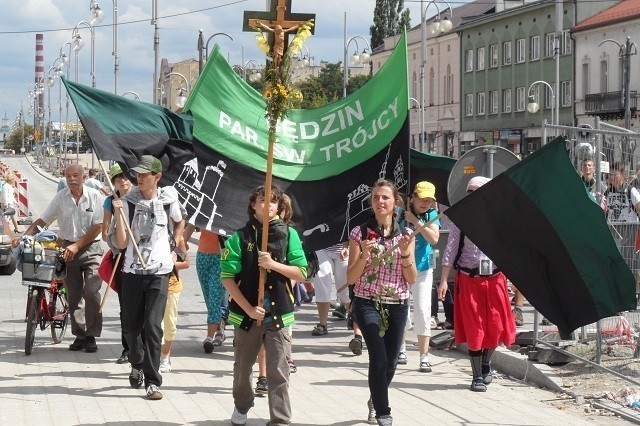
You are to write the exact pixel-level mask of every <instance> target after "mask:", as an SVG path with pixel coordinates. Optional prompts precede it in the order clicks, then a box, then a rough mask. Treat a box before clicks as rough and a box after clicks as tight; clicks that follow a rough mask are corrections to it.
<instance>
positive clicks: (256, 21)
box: [242, 0, 316, 54]
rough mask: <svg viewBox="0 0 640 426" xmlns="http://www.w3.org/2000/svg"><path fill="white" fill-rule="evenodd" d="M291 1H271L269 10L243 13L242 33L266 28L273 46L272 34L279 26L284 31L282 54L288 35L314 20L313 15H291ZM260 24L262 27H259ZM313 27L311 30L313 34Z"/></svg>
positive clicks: (287, 41) (287, 44)
mask: <svg viewBox="0 0 640 426" xmlns="http://www.w3.org/2000/svg"><path fill="white" fill-rule="evenodd" d="M290 10H291V0H271V10H269V11H266V12H262V11H245V12H244V22H243V26H242V31H254V30H255V29H256V28H260V27H263V28H264V27H268V28H269V29H270V31H271V34H270V37H269V40H270V43H271V45H272V46H273V45H274V43H275V42H277V40H275V41H274V39H273V32H274V30H275V29H276V28H277V27H278V26H279V27H280V28H281V29H282V30H283V31H284V41H283V44H284V45H283V46H282V54H284V52H285V51H286V49H287V46H289V39H288V37H289V33H291V32H292V31H293V30H294V29H296V28H297V27H299V26H300V25H301V24H303V23H305V22H307V21H308V20H310V19H314V20H315V17H316V15H315V14H314V13H291V12H289V11H290ZM261 24H262V25H261ZM314 28H315V25H314V26H313V27H312V28H311V34H313V33H314Z"/></svg>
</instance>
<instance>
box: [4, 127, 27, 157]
mask: <svg viewBox="0 0 640 426" xmlns="http://www.w3.org/2000/svg"><path fill="white" fill-rule="evenodd" d="M23 127H24V146H25V149H26V150H27V151H29V145H30V143H29V141H28V140H27V137H29V135H33V126H32V125H31V124H26V123H25V124H23V125H22V126H20V127H15V128H14V129H13V130H12V131H11V133H9V136H7V140H6V142H5V144H4V147H5V148H7V149H13V150H14V151H15V152H16V153H18V152H20V149H21V148H22V134H23V133H22V128H23Z"/></svg>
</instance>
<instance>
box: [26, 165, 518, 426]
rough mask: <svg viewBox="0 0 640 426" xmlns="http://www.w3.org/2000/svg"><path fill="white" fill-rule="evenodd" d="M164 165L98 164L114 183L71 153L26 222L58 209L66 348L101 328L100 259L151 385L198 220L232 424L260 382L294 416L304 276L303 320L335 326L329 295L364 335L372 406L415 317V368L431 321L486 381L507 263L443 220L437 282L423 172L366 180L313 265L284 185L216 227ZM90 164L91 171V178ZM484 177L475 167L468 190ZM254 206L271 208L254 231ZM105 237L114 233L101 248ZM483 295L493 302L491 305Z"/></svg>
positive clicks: (503, 339)
mask: <svg viewBox="0 0 640 426" xmlns="http://www.w3.org/2000/svg"><path fill="white" fill-rule="evenodd" d="M162 171H163V170H162V164H161V162H160V161H159V160H158V159H157V158H155V157H152V156H148V155H145V156H142V157H141V158H140V161H139V163H138V165H137V166H136V167H133V168H132V169H131V170H130V171H129V172H130V173H132V175H133V176H135V179H131V178H130V177H129V175H128V174H127V173H125V172H124V171H123V170H122V169H121V168H120V166H119V165H117V164H116V165H114V166H113V167H111V169H110V170H109V180H110V183H111V185H109V187H111V189H112V190H111V191H110V190H108V189H107V188H108V187H107V186H105V185H103V184H101V183H100V182H99V180H97V179H95V176H93V174H91V175H87V174H85V171H84V168H83V167H82V166H80V165H77V164H71V165H69V166H67V167H66V169H65V172H64V174H65V175H64V181H65V185H64V188H62V189H61V190H60V191H58V192H57V193H56V195H55V196H54V198H53V200H52V201H51V203H50V204H49V206H48V207H47V208H46V209H45V211H44V212H43V213H42V215H41V216H40V217H39V218H38V219H36V220H35V221H34V223H33V224H32V225H31V226H29V228H28V229H26V230H25V232H24V235H26V236H32V235H35V234H36V233H37V232H38V230H39V229H40V228H46V227H48V226H50V225H51V224H52V223H53V222H54V221H57V223H58V228H59V233H58V237H59V239H60V243H61V247H62V248H63V249H64V259H65V261H66V266H67V278H66V279H65V286H66V288H67V293H68V296H69V309H70V313H71V315H70V317H71V332H72V334H73V336H74V337H75V340H74V341H73V343H72V344H71V345H70V346H69V349H70V350H72V351H82V350H83V351H86V352H95V351H97V350H98V344H99V338H100V335H101V330H102V313H101V308H100V293H99V290H100V288H101V285H102V278H100V275H99V273H98V270H99V268H100V267H101V265H102V264H104V263H105V262H107V263H108V265H110V267H111V268H112V269H113V268H115V270H116V273H115V274H114V282H113V283H110V284H111V287H112V288H113V289H114V290H115V291H117V293H118V302H119V306H120V321H121V328H122V336H121V342H122V353H121V355H120V357H119V358H118V359H117V361H116V362H118V363H121V364H125V363H130V364H131V372H130V375H129V385H130V386H131V387H133V388H141V387H143V386H144V389H145V391H146V396H147V397H148V398H149V399H151V400H158V399H162V398H163V394H162V391H161V386H162V373H169V372H171V346H172V343H173V341H174V340H175V337H176V330H177V321H178V318H179V316H180V314H179V299H180V292H181V290H182V288H183V282H182V279H181V276H180V275H181V274H180V271H182V270H184V269H186V268H189V267H190V265H191V263H192V262H191V261H190V259H189V256H188V251H189V246H188V241H189V239H190V237H191V236H192V234H193V233H194V232H196V231H200V234H199V237H200V238H199V243H198V248H197V254H196V259H195V264H196V270H197V276H198V279H199V282H200V285H201V287H202V291H203V296H204V299H205V303H206V309H207V321H206V322H207V324H206V334H205V338H204V341H203V342H202V347H203V350H204V352H206V353H211V352H213V351H214V348H215V347H216V346H221V345H222V344H223V342H224V341H225V339H226V335H225V326H227V325H228V326H229V327H233V329H234V331H233V341H234V360H235V362H234V368H233V400H234V407H233V412H232V416H231V421H232V423H233V424H238V425H242V424H245V423H246V422H247V413H248V411H249V409H250V408H251V407H252V406H253V405H254V398H255V396H256V394H261V393H262V394H265V395H267V397H268V401H269V415H270V422H269V424H272V425H280V424H289V423H290V422H291V418H292V408H291V402H290V399H289V380H290V374H291V373H293V372H295V371H296V365H295V363H294V361H293V355H294V354H293V353H292V343H291V342H292V325H293V323H294V316H295V311H296V303H295V302H296V300H295V299H294V297H293V296H292V295H293V294H295V293H296V292H295V291H294V287H295V286H296V285H298V286H301V285H302V284H305V285H306V286H307V288H309V287H312V288H313V293H312V294H311V298H310V299H312V298H315V304H316V307H317V313H318V323H317V325H316V326H315V327H314V328H313V330H311V334H312V335H313V336H317V337H318V338H322V336H325V335H327V334H328V333H329V332H330V327H329V322H328V317H329V312H330V311H331V304H332V302H333V301H334V300H335V299H334V298H338V299H339V302H338V304H337V305H336V307H337V309H336V311H334V315H336V316H338V317H339V318H343V317H344V318H345V319H346V320H347V321H346V323H347V325H348V327H349V328H350V329H352V330H353V337H352V339H351V340H350V341H349V344H348V347H349V349H350V350H351V351H352V352H353V354H354V355H360V354H362V353H363V351H364V350H365V349H366V352H367V354H368V358H369V367H368V383H369V391H370V398H369V401H368V402H367V408H368V421H369V422H372V423H377V424H380V425H391V424H392V422H393V420H392V417H391V404H390V401H389V393H388V389H389V386H390V385H391V383H392V380H393V377H394V374H395V371H396V367H397V365H398V364H401V363H403V362H404V363H406V362H407V356H406V353H407V351H406V341H407V338H408V336H407V332H408V331H409V330H411V329H413V331H414V333H415V334H416V336H417V339H418V350H419V358H418V360H417V362H416V367H417V370H418V371H420V372H424V373H429V372H431V371H432V365H431V363H430V362H429V340H430V336H431V330H432V328H436V327H438V328H453V329H454V333H455V340H456V342H457V343H458V344H461V343H466V344H467V345H468V347H469V356H470V362H471V367H472V372H473V375H472V380H471V385H470V389H471V390H472V391H486V390H487V385H488V384H490V383H491V381H492V372H491V355H492V353H493V351H494V350H495V348H496V347H497V346H499V345H500V344H505V345H509V344H511V343H512V342H513V340H514V337H515V323H514V318H513V315H512V311H511V309H510V300H509V293H508V290H507V282H506V278H505V277H504V275H503V274H502V273H501V272H500V271H499V270H497V269H495V268H493V266H491V267H490V268H489V269H487V268H486V267H485V266H486V265H487V264H488V265H491V262H490V260H489V259H488V258H487V257H486V256H484V254H482V252H480V250H478V248H477V247H476V246H475V245H473V243H472V242H470V241H469V240H468V239H467V238H466V237H464V235H462V234H461V233H460V232H459V231H458V230H457V229H456V228H455V226H453V225H452V224H450V225H449V229H450V234H449V239H448V242H447V246H446V250H445V253H444V256H443V259H442V276H441V277H439V278H440V284H439V286H438V285H434V276H433V271H434V267H435V266H436V265H435V257H434V256H433V253H432V247H433V246H434V245H435V244H437V243H438V241H439V238H440V225H441V224H440V220H439V219H440V216H439V215H438V204H437V197H436V193H437V188H435V186H434V185H433V184H431V183H430V182H426V181H423V182H419V183H417V184H416V185H415V187H414V188H413V191H412V193H411V195H410V197H409V199H408V200H407V202H406V203H405V202H404V200H403V198H402V196H401V194H400V193H399V192H398V189H397V188H396V186H395V184H394V183H393V182H391V181H388V180H385V179H380V180H378V181H377V182H375V183H374V185H373V186H372V189H371V198H370V203H371V209H372V215H371V218H370V220H369V221H368V222H366V223H363V224H358V226H355V227H353V228H352V229H351V230H350V234H349V239H348V241H345V242H342V243H339V244H337V245H334V246H331V247H328V248H326V249H323V250H319V251H318V252H317V253H316V255H317V259H318V263H319V266H318V272H317V273H315V275H314V276H308V275H309V274H308V272H309V271H308V263H307V254H306V253H305V250H304V249H303V244H304V242H303V240H302V239H301V237H300V235H301V234H299V232H298V231H297V230H296V224H295V223H293V221H292V216H293V210H292V207H291V200H290V199H289V198H288V197H287V195H286V194H284V193H283V192H282V191H281V190H280V189H279V188H277V187H275V186H274V187H272V188H270V191H266V188H265V187H263V186H261V187H257V188H255V189H254V190H253V191H252V192H251V194H248V195H249V196H248V206H247V217H248V220H247V223H246V225H245V226H244V227H242V228H241V229H239V230H237V231H236V232H235V233H234V234H233V235H232V236H230V237H229V238H227V239H225V240H223V239H222V238H220V237H219V236H218V235H216V234H214V233H212V232H210V231H207V230H204V229H200V230H198V229H197V228H196V227H195V226H193V225H187V226H185V224H186V219H187V217H186V211H185V210H184V209H183V208H182V206H181V205H180V203H179V200H178V196H177V192H176V191H175V190H174V189H173V188H172V187H160V186H159V185H158V184H159V181H160V179H161V177H162ZM91 179H94V180H95V181H97V182H99V183H100V185H98V184H96V183H95V182H94V183H91V185H89V184H88V181H89V182H91ZM487 180H488V179H486V178H478V177H477V178H474V179H472V180H471V182H469V187H468V189H469V191H473V190H475V189H477V188H478V187H480V186H481V185H482V184H484V183H486V181H487ZM267 192H268V193H269V194H270V199H267V198H266V194H267ZM107 193H108V194H110V195H108V196H106V198H105V194H107ZM405 204H406V205H405ZM265 215H268V217H265ZM263 219H264V221H265V223H268V224H269V227H268V229H267V230H265V234H263V230H262V227H263V225H262V224H263ZM263 235H267V243H266V244H267V245H266V247H267V250H266V251H262V249H261V247H262V239H263ZM101 240H104V241H105V242H106V243H107V245H108V246H109V251H108V252H107V253H106V254H105V253H104V250H103V245H102V241H101ZM19 241H20V239H19V238H16V239H15V240H14V243H15V244H16V245H17V244H18V243H19ZM487 262H488V263H487ZM452 268H453V269H454V270H455V277H454V284H453V287H452V288H451V284H450V281H449V272H450V270H451V269H452ZM261 285H262V286H263V288H264V294H263V295H261V294H259V288H260V286H261ZM453 289H455V291H452V290H453ZM454 294H455V298H454V297H453V296H454ZM439 300H440V301H442V302H443V304H444V307H445V316H446V321H445V322H444V323H439V322H438V321H436V320H435V316H436V315H437V312H436V311H437V308H438V301H439ZM454 301H455V303H454ZM445 302H446V303H445ZM341 308H343V309H344V310H343V311H341V310H340V309H341ZM488 311H492V312H498V313H499V315H487V312H488ZM443 324H444V325H446V327H444V326H443ZM256 364H257V369H258V382H257V384H256V387H255V388H254V387H253V386H252V377H253V375H254V371H255V369H256V367H254V365H256Z"/></svg>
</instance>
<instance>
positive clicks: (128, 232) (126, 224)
mask: <svg viewBox="0 0 640 426" xmlns="http://www.w3.org/2000/svg"><path fill="white" fill-rule="evenodd" d="M96 158H98V164H99V165H100V169H101V170H102V173H104V175H105V176H109V174H108V173H107V170H106V169H105V168H104V164H102V160H101V159H100V158H99V157H98V154H97V153H96ZM107 183H108V184H109V189H110V190H111V193H112V194H113V199H114V200H117V199H119V197H118V193H117V192H116V188H115V187H114V186H113V183H111V179H110V178H109V179H107ZM120 216H122V221H123V222H124V226H125V229H126V231H127V234H129V239H130V240H131V242H132V243H133V249H134V250H135V252H136V254H137V255H138V259H140V265H141V266H142V267H143V268H146V267H147V265H146V263H145V261H144V259H143V258H142V253H140V248H139V247H138V244H136V239H135V238H133V231H131V226H129V219H127V218H126V217H125V215H124V210H122V209H120Z"/></svg>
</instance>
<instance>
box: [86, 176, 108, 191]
mask: <svg viewBox="0 0 640 426" xmlns="http://www.w3.org/2000/svg"><path fill="white" fill-rule="evenodd" d="M84 184H85V186H88V187H89V188H93V189H97V190H98V191H100V190H101V189H102V188H104V185H103V184H102V182H100V181H99V180H98V179H96V178H91V177H90V178H87V179H85V180H84Z"/></svg>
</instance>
